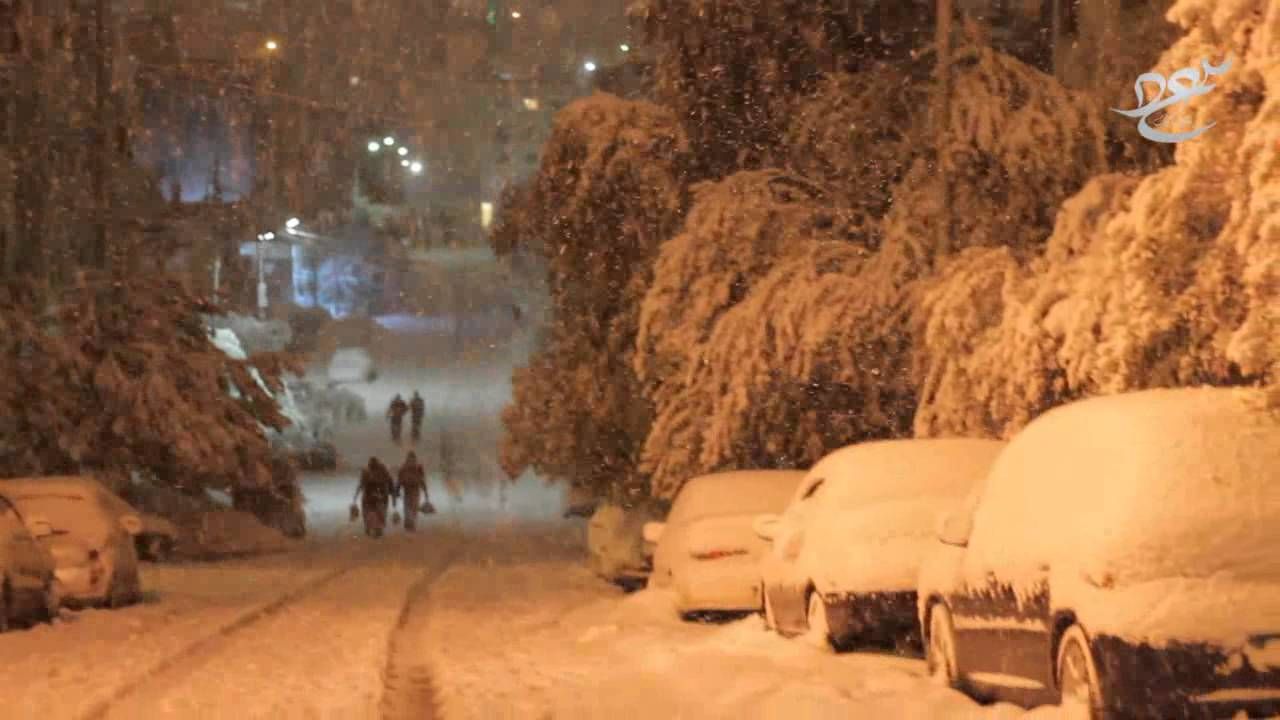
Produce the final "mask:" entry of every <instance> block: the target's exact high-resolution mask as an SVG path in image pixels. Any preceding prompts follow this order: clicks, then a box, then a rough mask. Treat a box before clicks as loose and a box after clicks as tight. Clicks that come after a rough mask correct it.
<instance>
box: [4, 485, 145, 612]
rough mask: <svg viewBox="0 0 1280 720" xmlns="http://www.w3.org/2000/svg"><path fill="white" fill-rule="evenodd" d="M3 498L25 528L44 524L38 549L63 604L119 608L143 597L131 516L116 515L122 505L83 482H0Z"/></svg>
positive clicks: (135, 520) (135, 521)
mask: <svg viewBox="0 0 1280 720" xmlns="http://www.w3.org/2000/svg"><path fill="white" fill-rule="evenodd" d="M0 494H3V495H5V496H6V497H8V498H9V499H10V500H12V501H13V504H14V505H16V506H17V508H18V510H19V511H20V512H21V513H22V514H23V516H24V517H25V518H26V519H27V523H28V524H29V525H44V524H47V525H48V526H49V528H50V532H49V533H48V534H47V535H45V536H44V537H41V538H40V543H41V544H42V545H43V546H44V547H45V548H46V549H47V550H48V551H49V554H50V555H52V556H53V559H54V563H55V565H56V570H55V573H56V575H57V578H58V581H59V584H60V585H61V588H62V592H63V598H64V601H65V602H66V603H67V604H71V605H107V606H109V607H119V606H121V605H125V604H128V603H131V602H135V601H137V600H138V599H139V598H140V597H141V595H142V585H141V581H140V579H139V577H138V552H137V549H136V548H135V546H134V536H135V535H137V534H139V533H140V532H141V531H142V518H141V517H139V516H138V515H137V514H136V513H130V514H124V515H122V514H121V513H120V505H121V504H124V506H125V507H128V505H127V504H126V503H124V501H123V500H121V499H120V498H118V497H116V496H115V495H113V494H112V493H111V492H110V491H109V490H107V488H106V487H105V486H104V485H102V484H101V483H99V482H98V481H96V480H94V479H92V478H88V477H44V478H24V479H18V480H0Z"/></svg>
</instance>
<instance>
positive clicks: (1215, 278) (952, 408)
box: [916, 0, 1280, 435]
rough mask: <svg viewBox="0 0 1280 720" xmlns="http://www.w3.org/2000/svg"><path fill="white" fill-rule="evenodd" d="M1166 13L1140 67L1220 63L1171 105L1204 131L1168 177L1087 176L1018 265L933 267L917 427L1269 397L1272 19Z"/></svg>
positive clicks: (1274, 247)
mask: <svg viewBox="0 0 1280 720" xmlns="http://www.w3.org/2000/svg"><path fill="white" fill-rule="evenodd" d="M1170 17H1171V18H1172V19H1174V20H1175V21H1177V22H1178V23H1180V24H1181V25H1182V26H1183V27H1185V28H1186V29H1187V31H1188V34H1187V36H1186V37H1184V38H1183V39H1181V40H1180V41H1178V42H1177V43H1176V44H1175V45H1174V46H1173V47H1172V48H1170V49H1169V51H1168V52H1167V53H1165V55H1164V56H1163V57H1162V59H1161V61H1160V64H1159V66H1158V67H1157V71H1159V72H1165V73H1166V74H1167V73H1169V72H1172V71H1173V70H1174V69H1176V68H1180V67H1187V66H1193V67H1198V65H1199V62H1200V59H1201V58H1210V59H1211V61H1213V62H1217V61H1220V59H1221V55H1222V54H1223V53H1226V54H1228V55H1230V56H1232V57H1233V58H1235V64H1234V65H1233V67H1232V69H1231V70H1230V72H1228V73H1227V74H1226V75H1225V76H1222V77H1219V78H1215V82H1216V84H1217V85H1218V87H1217V89H1216V90H1215V91H1214V92H1212V93H1210V94H1208V95H1204V96H1201V97H1198V98H1196V99H1195V101H1194V102H1190V103H1186V104H1185V108H1186V109H1187V111H1188V112H1190V113H1191V118H1190V119H1191V121H1192V122H1193V124H1194V126H1195V127H1200V126H1203V125H1205V124H1207V123H1209V122H1216V123H1217V125H1216V126H1215V127H1214V128H1213V129H1212V130H1210V131H1209V132H1208V133H1206V134H1204V135H1203V136H1201V137H1199V138H1197V139H1196V140H1194V141H1191V142H1186V143H1182V144H1180V145H1179V146H1178V150H1177V155H1176V163H1175V165H1173V166H1171V167H1168V168H1164V169H1162V170H1160V171H1158V172H1155V173H1153V174H1150V175H1147V176H1145V177H1142V178H1133V177H1128V176H1116V175H1106V176H1102V177H1099V178H1096V179H1094V180H1093V181H1092V182H1091V183H1090V184H1089V185H1088V186H1087V187H1086V188H1085V189H1084V190H1082V191H1081V192H1080V193H1079V194H1077V195H1076V196H1075V197H1073V198H1072V199H1071V200H1070V201H1069V202H1067V203H1066V204H1065V205H1064V206H1063V209H1062V212H1061V213H1059V215H1058V218H1057V224H1056V226H1055V229H1054V233H1053V236H1052V238H1051V239H1050V241H1049V243H1048V246H1047V247H1046V248H1045V250H1044V252H1043V253H1040V254H1039V255H1037V256H1036V257H1034V258H1033V259H1032V260H1030V261H1027V262H1019V260H1018V259H1015V258H1014V257H1012V256H1009V255H1007V254H1002V252H1003V251H990V252H984V253H982V254H976V255H971V256H969V257H968V258H965V259H962V260H960V261H957V263H955V264H954V265H953V266H952V267H951V268H950V269H949V270H948V271H947V273H946V274H945V278H944V279H943V280H942V281H940V282H939V283H938V284H937V285H936V286H935V287H933V288H931V289H930V290H929V291H928V295H927V299H926V300H925V302H924V307H925V312H924V315H923V318H922V320H921V325H922V332H923V333H924V340H923V342H922V344H921V352H922V355H921V356H920V357H919V358H918V359H917V370H918V373H919V378H920V382H921V383H922V384H923V385H924V386H925V387H926V388H927V391H926V392H925V394H924V396H923V397H922V407H921V410H920V413H919V414H918V416H917V419H916V430H917V432H919V433H920V434H922V435H936V434H950V433H953V432H981V433H984V434H988V435H1008V434H1010V433H1011V432H1013V431H1015V430H1017V428H1018V427H1020V426H1021V425H1023V424H1025V423H1026V422H1027V421H1028V420H1029V419H1030V418H1031V417H1033V416H1034V415H1035V414H1036V413H1038V412H1040V411H1041V410H1043V409H1045V408H1048V407H1052V406H1054V405H1057V404H1059V403H1062V402H1065V401H1068V400H1071V399H1073V398H1077V397H1083V396H1088V395H1094V394H1107V393H1115V392H1120V391H1124V390H1132V389H1140V388H1149V387H1169V386H1183V385H1192V384H1201V383H1211V384H1220V385H1259V386H1264V387H1268V388H1270V389H1271V391H1272V395H1273V397H1275V398H1280V318H1278V317H1277V310H1276V308H1278V307H1280V280H1278V279H1277V272H1280V269H1278V268H1280V221H1278V218H1280V131H1277V128H1278V127H1280V99H1278V98H1280V94H1278V91H1280V74H1277V72H1276V68H1275V63H1274V54H1275V47H1274V44H1275V39H1276V38H1277V37H1280V8H1277V7H1276V6H1275V4H1274V3H1270V4H1268V3H1265V2H1262V0H1254V1H1249V0H1241V1H1239V2H1233V3H1230V4H1225V5H1219V4H1216V3H1205V2H1200V1H1198V0H1183V1H1182V2H1178V3H1177V4H1176V5H1175V6H1174V7H1173V9H1172V10H1171V11H1170ZM997 291H998V292H997ZM979 295H981V296H983V300H982V301H981V302H978V303H974V302H972V300H973V299H974V298H976V297H977V296H979Z"/></svg>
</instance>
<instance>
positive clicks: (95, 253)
mask: <svg viewBox="0 0 1280 720" xmlns="http://www.w3.org/2000/svg"><path fill="white" fill-rule="evenodd" d="M110 12H111V4H110V2H109V0H97V1H96V4H95V9H94V17H93V22H94V48H95V49H96V51H97V57H96V58H94V59H95V61H96V63H95V64H96V65H97V82H96V87H95V93H94V118H95V121H94V141H95V142H94V144H95V147H94V150H95V153H94V164H93V205H94V208H93V209H94V225H95V228H94V230H95V232H94V241H93V245H92V247H91V248H90V249H89V252H88V253H85V255H86V256H87V257H85V260H87V264H88V265H90V266H91V267H96V268H98V269H106V267H107V261H108V252H107V243H108V242H109V240H110V236H109V232H108V229H107V223H108V219H107V218H108V213H109V212H110V204H111V203H110V199H109V188H110V176H111V135H112V133H111V126H112V123H111V111H110V97H111V51H110V48H109V44H108V34H107V28H108V22H109V17H110V15H109V13H110Z"/></svg>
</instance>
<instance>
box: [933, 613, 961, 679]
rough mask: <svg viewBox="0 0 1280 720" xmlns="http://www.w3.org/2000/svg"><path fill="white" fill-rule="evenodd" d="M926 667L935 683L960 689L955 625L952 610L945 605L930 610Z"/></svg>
mask: <svg viewBox="0 0 1280 720" xmlns="http://www.w3.org/2000/svg"><path fill="white" fill-rule="evenodd" d="M925 666H926V667H927V668H928V670H929V677H930V678H932V679H933V681H934V682H936V683H938V684H939V685H945V686H947V687H950V688H956V689H959V687H960V670H959V667H958V666H957V664H956V631H955V623H954V622H953V621H952V620H951V610H949V609H948V608H947V606H946V605H944V604H943V603H935V604H934V605H933V607H931V608H930V609H929V642H928V643H926V644H925Z"/></svg>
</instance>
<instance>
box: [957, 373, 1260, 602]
mask: <svg viewBox="0 0 1280 720" xmlns="http://www.w3.org/2000/svg"><path fill="white" fill-rule="evenodd" d="M1257 398H1258V394H1257V393H1256V392H1252V391H1249V390H1243V389H1222V388H1194V389H1179V390H1149V391H1144V392H1136V393H1127V394H1123V395H1114V396H1108V397H1101V398H1094V399H1090V400H1085V401H1081V402H1078V403H1074V404H1072V405H1068V406H1064V407H1061V408H1058V409H1055V410H1053V411H1050V412H1048V413H1046V414H1045V415H1043V416H1041V417H1040V418H1037V419H1036V420H1034V421H1033V422H1032V423H1031V424H1029V425H1028V426H1027V427H1026V428H1025V429H1024V430H1023V431H1022V432H1021V433H1019V434H1018V435H1017V436H1016V437H1015V438H1014V439H1013V440H1012V442H1011V443H1010V444H1009V447H1008V449H1007V450H1006V451H1005V452H1004V453H1003V454H1002V455H1001V456H1000V458H999V459H998V460H997V461H996V464H995V466H994V467H993V468H992V472H991V475H990V477H989V480H988V482H987V485H986V488H985V490H984V493H983V498H982V502H981V504H980V506H979V508H978V510H977V515H976V516H975V525H974V535H973V537H972V538H971V540H972V543H971V547H981V550H982V552H983V553H984V555H986V556H987V557H988V559H989V560H990V561H991V562H993V563H995V564H994V565H993V566H1009V567H1014V566H1021V567H1023V568H1024V569H1025V568H1026V567H1027V566H1030V565H1032V564H1034V563H1036V562H1039V561H1047V562H1053V563H1055V564H1058V565H1064V564H1072V563H1079V564H1080V568H1081V570H1083V571H1084V572H1085V573H1086V574H1089V575H1090V576H1092V577H1095V578H1098V579H1102V578H1104V577H1105V578H1108V579H1109V580H1110V581H1111V582H1119V583H1125V582H1140V581H1143V580H1149V579H1156V578H1167V577H1209V576H1212V575H1215V574H1217V573H1222V572H1226V573H1230V574H1232V575H1234V576H1237V577H1242V578H1255V579H1259V578H1272V579H1277V578H1280V567H1277V563H1276V561H1275V551H1276V548H1277V547H1280V421H1278V420H1277V417H1276V416H1275V415H1274V414H1271V413H1269V412H1268V411H1265V410H1263V409H1262V408H1261V407H1260V404H1259V403H1257V402H1256V399H1257Z"/></svg>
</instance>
